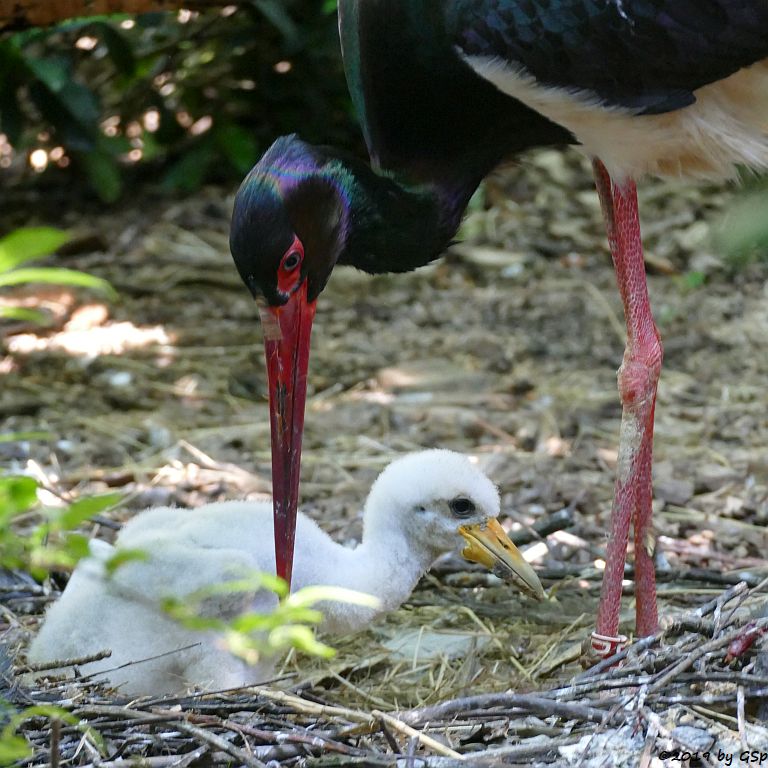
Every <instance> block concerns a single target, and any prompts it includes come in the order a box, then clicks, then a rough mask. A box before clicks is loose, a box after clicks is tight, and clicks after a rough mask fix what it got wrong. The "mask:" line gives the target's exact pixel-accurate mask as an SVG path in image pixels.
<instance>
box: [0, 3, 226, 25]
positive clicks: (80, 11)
mask: <svg viewBox="0 0 768 768" xmlns="http://www.w3.org/2000/svg"><path fill="white" fill-rule="evenodd" d="M223 5H227V2H226V0H0V32H7V31H18V30H20V29H27V28H28V27H47V26H50V25H51V24H56V23H57V22H59V21H63V20H64V19H71V18H76V17H79V16H98V15H102V14H109V13H157V12H158V11H178V10H179V9H181V8H188V9H190V10H197V11H202V10H205V9H207V8H217V7H221V6H223Z"/></svg>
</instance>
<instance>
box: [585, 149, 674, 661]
mask: <svg viewBox="0 0 768 768" xmlns="http://www.w3.org/2000/svg"><path fill="white" fill-rule="evenodd" d="M593 167H594V172H595V181H596V184H597V191H598V194H599V196H600V203H601V205H602V209H603V215H604V217H605V222H606V228H607V230H608V242H609V244H610V248H611V255H612V257H613V265H614V269H615V270H616V280H617V282H618V285H619V292H620V293H621V300H622V303H623V304H624V316H625V319H626V322H627V346H626V349H625V351H624V360H623V362H622V364H621V367H620V368H619V374H618V383H619V394H620V396H621V403H622V416H621V434H620V438H619V457H618V467H617V477H616V490H615V495H614V501H613V509H612V510H611V531H610V534H609V537H608V546H607V554H606V567H605V573H604V575H603V587H602V592H601V595H600V606H599V609H598V615H597V634H598V635H599V636H605V637H615V636H616V634H617V632H618V629H619V613H620V610H621V582H622V579H623V577H624V562H625V560H626V554H627V541H628V538H629V525H630V522H631V521H632V519H633V517H634V523H635V600H636V606H637V607H636V610H637V634H638V635H640V636H644V635H649V634H652V633H653V632H655V631H656V629H657V627H658V615H657V611H656V579H655V574H654V568H653V558H652V551H653V531H652V526H651V514H652V509H651V499H652V486H651V465H652V446H653V414H654V405H655V403H656V385H657V382H658V379H659V373H660V371H661V359H662V347H661V339H660V337H659V332H658V330H657V329H656V325H655V324H654V322H653V316H652V314H651V307H650V302H649V300H648V286H647V283H646V278H645V262H644V260H643V248H642V242H641V239H640V220H639V217H638V211H637V191H636V189H635V185H634V182H632V181H627V182H626V183H624V184H622V185H617V184H614V183H613V182H612V180H611V178H610V176H609V175H608V171H607V170H606V169H605V166H604V165H603V164H602V163H601V162H600V161H599V160H597V159H596V160H594V162H593ZM600 645H601V643H600V641H599V640H598V641H597V642H594V641H593V647H594V648H595V649H596V650H597V648H598V646H600ZM615 651H616V643H613V644H611V643H610V642H608V643H605V642H603V643H602V648H600V650H599V651H598V652H600V653H601V654H602V655H606V656H608V655H611V654H612V653H614V652H615Z"/></svg>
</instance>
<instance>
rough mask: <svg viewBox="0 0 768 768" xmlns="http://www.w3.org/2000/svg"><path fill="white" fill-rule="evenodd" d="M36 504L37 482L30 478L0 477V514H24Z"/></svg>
mask: <svg viewBox="0 0 768 768" xmlns="http://www.w3.org/2000/svg"><path fill="white" fill-rule="evenodd" d="M35 504H37V481H36V480H34V479H33V478H31V477H21V476H15V475H10V476H5V477H0V513H7V514H9V515H10V516H12V515H16V514H18V513H19V512H26V511H27V510H28V509H31V508H32V507H34V506H35Z"/></svg>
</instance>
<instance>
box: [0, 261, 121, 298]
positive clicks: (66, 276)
mask: <svg viewBox="0 0 768 768" xmlns="http://www.w3.org/2000/svg"><path fill="white" fill-rule="evenodd" d="M23 283H52V284H55V285H71V286H77V287H80V288H92V289H93V290H96V291H99V292H101V293H104V294H106V295H107V296H108V297H109V298H111V299H114V298H116V297H117V292H116V291H115V289H114V288H113V287H112V286H111V285H110V284H109V283H108V282H107V281H106V280H103V279H102V278H100V277H94V276H93V275H88V274H86V273H85V272H78V271H77V270H76V269H63V268H60V267H24V268H22V269H14V270H11V271H10V272H5V273H0V287H2V286H5V285H22V284H23Z"/></svg>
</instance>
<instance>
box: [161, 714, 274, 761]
mask: <svg viewBox="0 0 768 768" xmlns="http://www.w3.org/2000/svg"><path fill="white" fill-rule="evenodd" d="M176 728H178V729H179V730H180V731H184V732H185V733H188V734H189V735H190V736H192V737H193V738H196V739H198V740H199V741H203V742H205V743H206V744H210V745H211V746H212V747H216V749H220V750H221V751H222V752H226V754H228V755H231V756H232V757H234V758H235V760H238V761H239V762H241V763H244V764H245V765H247V766H248V767H249V768H266V763H262V762H261V760H258V759H257V758H255V757H253V755H250V754H249V753H248V752H246V751H245V750H244V749H240V747H236V746H235V745H234V744H230V743H229V742H228V741H227V740H226V739H223V738H222V737H221V736H218V735H216V734H215V733H211V732H210V731H206V730H205V729H204V728H198V727H197V726H196V725H192V724H191V723H187V722H178V723H176Z"/></svg>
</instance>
